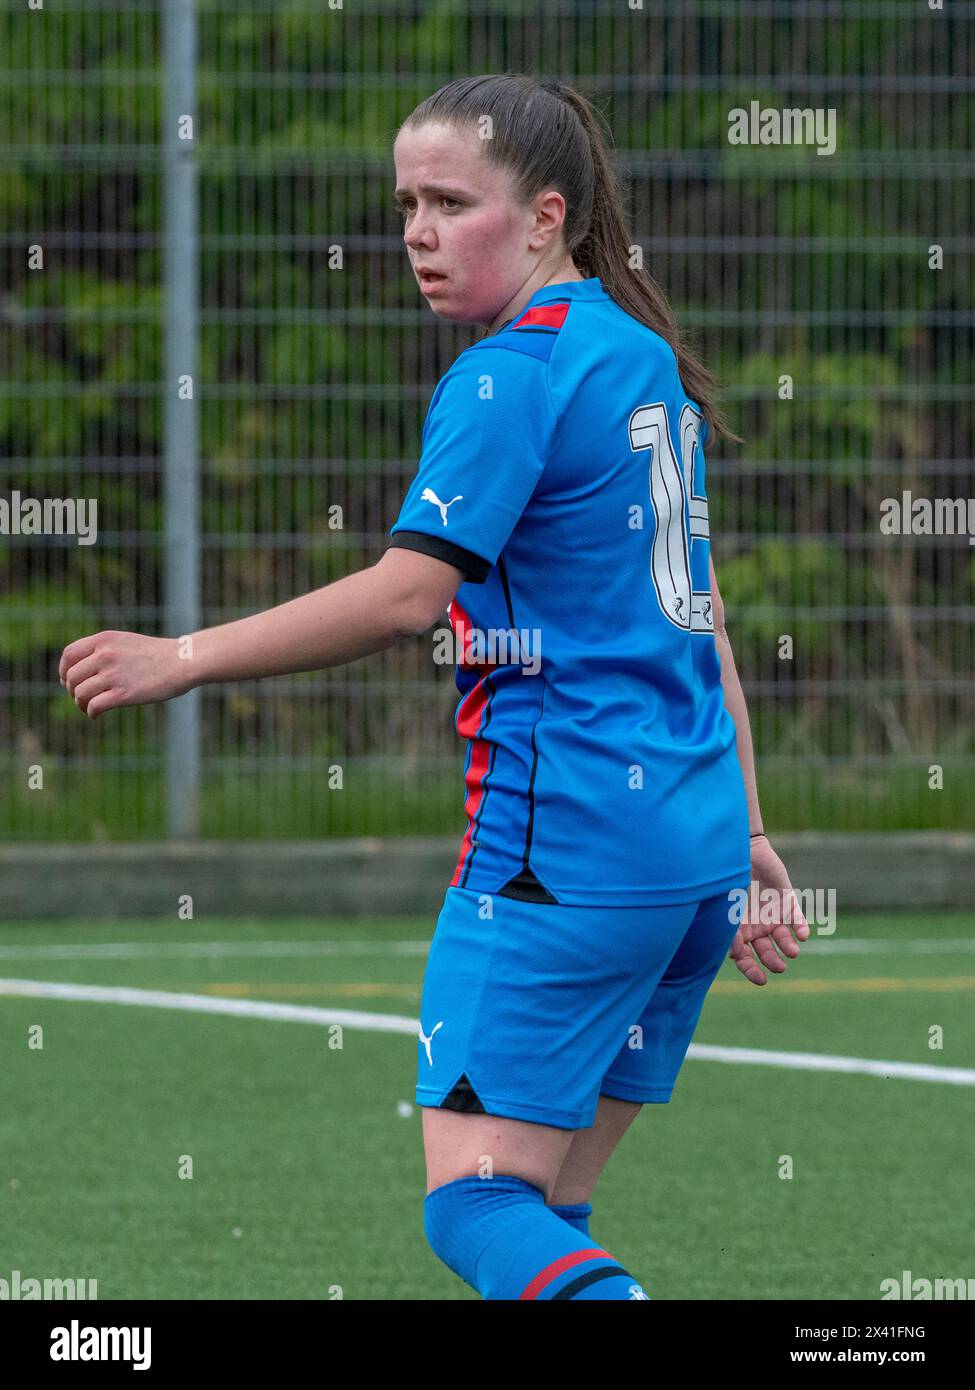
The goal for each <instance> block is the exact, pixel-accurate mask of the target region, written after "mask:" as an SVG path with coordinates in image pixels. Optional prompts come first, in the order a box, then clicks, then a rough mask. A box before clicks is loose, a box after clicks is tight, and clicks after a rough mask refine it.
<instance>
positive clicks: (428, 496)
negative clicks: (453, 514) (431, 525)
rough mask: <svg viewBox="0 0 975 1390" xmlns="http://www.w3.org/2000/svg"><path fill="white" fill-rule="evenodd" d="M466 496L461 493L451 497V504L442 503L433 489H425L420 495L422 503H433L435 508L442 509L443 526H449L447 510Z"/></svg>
mask: <svg viewBox="0 0 975 1390" xmlns="http://www.w3.org/2000/svg"><path fill="white" fill-rule="evenodd" d="M463 497H464V494H463V493H462V492H459V493H458V494H457V496H456V497H451V499H450V501H449V502H441V500H440V498H439V497H438V496H437V494H436V493H435V492H434V490H433V488H432V487H425V488H424V489H423V491H422V492H421V493H420V501H421V502H432V503H433V505H434V506H435V507H439V508H440V515H441V516H442V517H443V524H444V525H445V526H446V525H447V508H448V507H452V506H453V505H454V503H455V502H461V501H463Z"/></svg>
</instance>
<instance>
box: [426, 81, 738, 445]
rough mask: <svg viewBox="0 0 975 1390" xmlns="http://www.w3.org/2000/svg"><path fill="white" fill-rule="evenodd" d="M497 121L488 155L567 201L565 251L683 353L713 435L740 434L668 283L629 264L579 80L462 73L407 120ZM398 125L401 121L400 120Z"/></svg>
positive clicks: (520, 187)
mask: <svg viewBox="0 0 975 1390" xmlns="http://www.w3.org/2000/svg"><path fill="white" fill-rule="evenodd" d="M485 116H487V117H489V118H490V119H491V124H492V135H493V138H492V139H490V140H485V141H483V142H482V143H483V145H484V150H485V154H486V156H487V158H488V159H491V160H492V161H493V162H494V163H495V164H498V165H500V166H502V167H503V168H506V169H508V170H509V171H510V172H511V174H512V176H513V179H514V185H515V189H516V191H517V195H518V196H519V197H521V198H523V199H524V201H525V202H526V203H527V202H530V201H531V200H532V198H534V197H535V196H536V195H537V194H538V193H541V192H542V190H543V189H545V188H555V189H557V190H558V191H559V192H560V193H561V194H562V196H563V198H564V199H565V223H564V226H563V229H562V231H563V235H564V237H565V244H566V250H567V251H568V253H569V255H570V256H571V257H572V260H573V262H574V264H575V266H576V268H577V269H578V270H579V271H580V273H581V274H582V275H583V276H584V277H586V278H587V279H589V278H591V277H593V276H598V277H599V279H600V281H601V282H602V285H603V288H604V289H605V291H606V293H607V294H608V295H609V296H610V297H611V298H612V299H613V300H615V302H616V303H617V304H618V305H619V306H620V308H621V309H624V310H625V311H626V313H628V314H632V316H633V317H634V318H635V319H637V320H638V321H639V322H640V323H643V324H646V326H647V327H648V328H652V329H653V330H654V332H655V333H659V334H660V336H661V337H662V338H663V339H665V341H666V342H668V343H669V344H670V346H671V348H672V349H673V351H674V355H675V357H676V358H677V370H678V372H679V373H680V379H681V381H682V383H683V385H684V389H685V391H686V392H687V394H688V396H690V397H691V399H692V400H694V401H696V402H697V404H698V405H699V406H700V407H701V409H702V411H703V412H704V418H705V419H706V420H707V422H708V428H709V430H710V433H711V435H712V436H713V435H715V434H722V435H724V436H725V437H726V438H727V439H731V440H736V441H739V442H740V437H739V436H738V435H736V434H735V433H734V432H733V431H732V430H731V428H730V426H729V425H728V423H727V421H726V420H725V418H724V416H723V414H722V412H721V409H720V407H719V405H718V403H717V397H718V385H717V382H716V381H715V378H714V377H713V376H712V374H711V373H710V372H709V371H708V369H707V367H705V365H704V363H703V362H702V361H701V360H700V359H699V358H698V357H696V356H695V354H694V353H693V352H692V351H691V350H690V348H689V347H688V346H687V344H686V343H685V341H684V338H683V334H682V332H681V330H680V328H679V326H678V324H677V320H676V319H675V317H674V312H673V310H672V309H671V307H670V305H669V304H668V302H667V298H666V296H665V295H664V292H663V290H662V289H661V288H660V286H659V285H658V284H657V282H656V281H655V280H654V278H653V276H652V275H651V274H650V272H649V271H648V270H646V269H639V270H635V269H633V268H632V267H631V266H630V264H629V259H628V257H629V248H630V247H631V246H632V245H633V236H632V232H631V230H630V224H629V217H628V214H627V212H626V207H625V204H624V201H623V194H622V190H621V184H620V180H619V176H618V174H617V171H616V169H615V167H614V162H613V158H612V153H611V151H612V136H611V135H610V134H609V132H608V127H607V134H606V135H604V134H603V128H602V124H601V121H602V118H601V116H598V115H597V112H596V109H595V108H594V107H593V106H592V105H591V104H590V102H589V101H588V100H587V99H586V98H585V97H584V96H583V95H582V93H581V92H578V91H577V90H576V89H575V88H574V87H566V86H564V85H562V84H560V83H559V82H557V81H555V79H553V78H547V79H543V80H542V81H539V80H538V79H537V78H534V77H529V76H526V75H525V74H522V73H510V72H507V73H489V74H486V75H484V76H481V77H460V78H457V79H456V81H454V82H449V83H447V85H446V86H444V87H441V88H440V90H439V91H436V92H434V93H433V95H432V96H429V97H426V98H425V100H423V101H422V102H420V104H419V106H417V107H416V108H415V109H414V110H413V111H412V112H411V113H410V115H409V116H408V117H407V118H406V120H405V121H404V122H403V127H417V126H420V125H424V124H425V123H426V122H428V121H438V122H442V123H443V124H444V125H450V126H453V127H454V128H455V129H471V128H476V127H477V125H478V124H479V122H480V121H481V120H482V119H483V118H484V117H485ZM401 128H402V127H401Z"/></svg>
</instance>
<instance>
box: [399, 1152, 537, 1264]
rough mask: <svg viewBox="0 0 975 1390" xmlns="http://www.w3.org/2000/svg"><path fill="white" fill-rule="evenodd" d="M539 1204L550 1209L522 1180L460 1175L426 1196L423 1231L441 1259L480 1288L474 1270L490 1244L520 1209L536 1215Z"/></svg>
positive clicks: (522, 1212) (521, 1212)
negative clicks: (461, 1176)
mask: <svg viewBox="0 0 975 1390" xmlns="http://www.w3.org/2000/svg"><path fill="white" fill-rule="evenodd" d="M536 1208H538V1209H541V1211H543V1212H544V1211H545V1210H546V1208H545V1198H544V1196H543V1194H542V1193H541V1192H540V1191H539V1189H538V1188H537V1187H533V1186H532V1185H531V1184H530V1183H527V1182H525V1181H523V1179H521V1178H515V1177H511V1176H508V1175H505V1176H500V1175H499V1176H496V1177H494V1178H478V1177H463V1178H456V1179H455V1180H454V1181H453V1182H448V1183H444V1184H443V1186H442V1187H435V1188H434V1189H433V1191H432V1192H429V1193H428V1194H427V1197H426V1200H425V1201H424V1203H423V1229H424V1231H425V1233H426V1237H427V1241H428V1242H429V1245H430V1248H431V1250H432V1251H433V1253H434V1254H435V1255H436V1256H437V1258H438V1259H440V1260H442V1261H443V1262H444V1264H445V1265H446V1266H447V1268H448V1269H452V1270H453V1272H454V1273H455V1274H457V1275H459V1276H460V1278H461V1279H464V1280H466V1282H467V1283H468V1284H470V1285H471V1287H472V1288H478V1284H477V1282H476V1281H475V1274H476V1271H477V1262H478V1259H479V1257H480V1255H481V1253H482V1251H483V1250H484V1248H485V1246H486V1245H487V1244H488V1243H489V1242H490V1241H491V1239H492V1238H493V1237H494V1236H495V1235H496V1234H497V1232H498V1231H499V1230H501V1229H503V1227H504V1226H505V1225H506V1224H507V1223H508V1222H510V1221H511V1219H512V1218H513V1217H514V1216H515V1214H516V1212H517V1213H518V1214H520V1215H524V1214H534V1212H535V1210H536Z"/></svg>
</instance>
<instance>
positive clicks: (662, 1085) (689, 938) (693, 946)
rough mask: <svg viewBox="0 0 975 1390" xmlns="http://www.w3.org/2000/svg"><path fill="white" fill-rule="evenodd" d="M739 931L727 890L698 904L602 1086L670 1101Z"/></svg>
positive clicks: (621, 1095) (630, 1096)
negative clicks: (718, 976) (707, 1003)
mask: <svg viewBox="0 0 975 1390" xmlns="http://www.w3.org/2000/svg"><path fill="white" fill-rule="evenodd" d="M736 931H737V922H736V921H735V920H733V914H732V912H731V910H730V901H729V896H728V894H727V893H722V894H718V895H717V896H715V897H712V898H707V899H705V900H704V901H702V902H701V903H699V904H698V906H697V910H696V912H695V913H694V918H693V921H692V922H691V924H690V926H689V927H688V928H687V931H686V933H685V935H684V938H683V940H682V941H681V942H680V944H679V945H678V947H677V949H676V950H675V951H674V954H673V957H672V958H671V960H670V963H669V964H668V965H667V968H666V969H665V971H664V972H663V974H662V975H661V977H660V979H659V980H658V982H657V984H656V987H655V989H654V991H653V993H652V995H651V996H650V999H649V1001H648V1002H647V1004H646V1006H645V1007H644V1009H643V1011H642V1013H641V1014H640V1017H639V1018H638V1019H637V1020H636V1026H635V1027H633V1028H632V1029H631V1030H629V1035H628V1036H627V1039H626V1042H625V1043H624V1044H623V1046H622V1047H621V1048H620V1051H619V1054H618V1055H617V1057H616V1058H615V1060H614V1061H613V1063H612V1065H611V1066H610V1067H609V1069H608V1070H607V1072H606V1074H605V1076H604V1077H603V1081H602V1084H601V1087H600V1090H601V1092H602V1094H603V1095H605V1096H615V1097H616V1098H617V1099H619V1100H629V1101H642V1102H644V1103H650V1104H663V1103H666V1102H667V1101H669V1100H670V1098H671V1095H672V1093H673V1089H674V1086H675V1084H676V1081H677V1075H678V1073H679V1071H680V1069H681V1066H682V1065H683V1062H684V1058H685V1056H686V1054H687V1049H688V1047H689V1046H690V1044H691V1039H692V1038H693V1036H694V1031H695V1029H696V1027H697V1022H698V1019H699V1018H700V1016H701V1010H702V1009H703V1007H704V1000H705V997H706V995H707V992H708V990H709V989H710V987H711V984H712V982H713V981H714V978H715V976H716V975H717V973H718V971H719V970H720V969H721V966H722V964H723V963H724V961H725V960H726V959H727V957H728V951H729V950H730V948H731V943H732V942H733V941H734V938H735V933H736Z"/></svg>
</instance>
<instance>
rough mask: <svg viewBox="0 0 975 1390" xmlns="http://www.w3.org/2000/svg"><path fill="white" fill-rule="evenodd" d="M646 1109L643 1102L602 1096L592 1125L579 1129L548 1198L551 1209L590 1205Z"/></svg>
mask: <svg viewBox="0 0 975 1390" xmlns="http://www.w3.org/2000/svg"><path fill="white" fill-rule="evenodd" d="M642 1108H643V1107H642V1105H641V1104H640V1102H639V1101H630V1100H617V1099H616V1097H614V1096H600V1097H599V1106H598V1108H597V1110H596V1118H595V1120H594V1122H593V1124H592V1126H591V1127H590V1128H589V1129H578V1130H576V1132H575V1134H573V1136H572V1142H571V1144H570V1145H569V1147H568V1149H567V1151H566V1155H565V1158H564V1159H563V1160H562V1167H561V1168H560V1169H559V1172H558V1176H557V1177H556V1179H555V1183H554V1185H553V1188H552V1194H551V1196H550V1197H549V1198H548V1203H549V1206H552V1207H564V1206H577V1205H585V1204H586V1203H588V1202H589V1200H590V1198H591V1197H592V1194H593V1190H594V1189H595V1186H596V1183H597V1182H598V1181H599V1176H600V1174H601V1173H602V1171H603V1169H604V1168H605V1166H606V1164H607V1163H608V1162H609V1159H610V1158H611V1157H612V1155H613V1153H614V1152H615V1150H616V1146H617V1145H618V1144H619V1142H620V1140H621V1139H622V1138H623V1135H624V1134H625V1133H626V1131H627V1130H628V1129H629V1127H630V1125H631V1124H632V1123H633V1121H634V1120H635V1119H636V1117H637V1115H639V1113H640V1111H641V1109H642Z"/></svg>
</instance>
